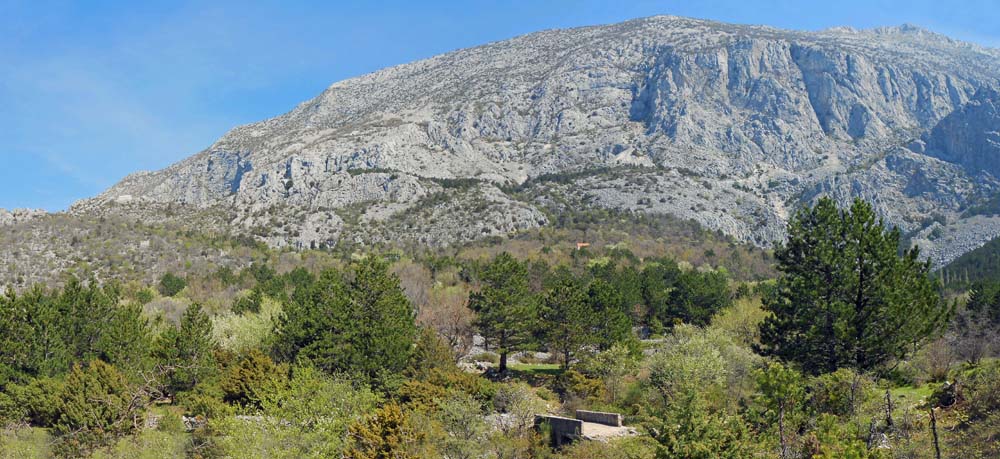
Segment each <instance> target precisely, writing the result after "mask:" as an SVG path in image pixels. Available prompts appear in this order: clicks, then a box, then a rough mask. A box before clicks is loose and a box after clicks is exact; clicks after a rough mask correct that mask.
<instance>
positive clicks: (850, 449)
mask: <svg viewBox="0 0 1000 459" xmlns="http://www.w3.org/2000/svg"><path fill="white" fill-rule="evenodd" d="M928 453H929V451H928ZM800 454H801V455H802V456H804V457H809V458H816V459H878V458H888V457H891V456H890V454H889V452H888V451H881V450H878V449H871V450H869V449H868V445H866V444H865V442H864V441H862V440H859V439H858V438H857V436H856V435H855V434H854V433H853V432H851V427H850V424H849V423H847V424H845V423H844V422H843V421H842V420H840V419H838V418H837V417H836V416H833V415H829V414H822V415H820V416H819V418H818V419H817V421H816V428H815V429H814V430H813V431H811V432H810V433H809V434H808V435H807V436H806V438H805V439H804V441H803V445H802V450H801V451H800ZM927 457H930V456H927Z"/></svg>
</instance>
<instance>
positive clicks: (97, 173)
mask: <svg viewBox="0 0 1000 459" xmlns="http://www.w3.org/2000/svg"><path fill="white" fill-rule="evenodd" d="M945 3H946V2H940V1H920V0H917V1H878V0H863V1H856V0H839V1H835V2H831V1H823V2H813V1H790V0H787V1H778V0H775V1H752V0H734V1H728V0H727V1H723V0H700V1H695V0H679V1H632V2H627V1H564V0H551V1H545V0H508V1H474V0H466V1H423V2H414V1H412V0H411V1H383V2H377V1H368V2H364V1H357V2H352V1H335V2H329V1H327V2H293V1H283V2H250V1H231V2H229V1H222V2H208V1H198V2H184V1H157V0H148V1H141V2H136V1H101V0H89V1H82V0H79V1H65V2H58V1H53V2H50V1H44V0H26V1H21V0H0V69H2V70H0V126H2V128H0V129H2V131H0V207H4V208H13V207H41V208H45V209H48V210H61V209H65V208H66V207H67V206H68V205H69V204H71V203H72V202H73V201H75V200H77V199H80V198H84V197H88V196H92V195H94V194H97V193H99V192H100V191H101V190H103V189H104V188H107V187H108V186H110V185H112V184H114V183H115V182H116V181H118V180H119V179H121V178H122V177H124V176H125V175H127V174H128V173H130V172H133V171H136V170H143V169H159V168H162V167H165V166H167V165H169V164H171V163H173V162H175V161H178V160H180V159H183V158H185V157H187V156H189V155H192V154H194V153H196V152H198V151H200V150H201V149H203V148H205V147H207V146H208V145H210V144H211V143H212V142H213V141H214V140H215V139H216V138H218V137H219V136H221V135H222V134H223V133H225V132H226V131H227V130H228V129H230V128H231V127H233V126H236V125H239V124H243V123H248V122H252V121H257V120H260V119H264V118H268V117H272V116H276V115H279V114H281V113H284V112H286V111H288V110H290V109H291V108H293V107H294V106H295V105H297V104H298V103H299V102H301V101H303V100H306V99H308V98H310V97H313V96H315V95H316V94H318V93H319V92H320V91H322V90H323V89H324V88H325V87H327V86H328V85H330V84H331V83H333V82H335V81H338V80H341V79H344V78H348V77H351V76H355V75H360V74H364V73H368V72H371V71H374V70H377V69H379V68H382V67H387V66H391V65H395V64H400V63H404V62H408V61H412V60H415V59H420V58H424V57H429V56H432V55H435V54H439V53H442V52H446V51H450V50H454V49H458V48H464V47H468V46H474V45H477V44H482V43H485V42H490V41H496V40H502V39H505V38H509V37H512V36H516V35H520V34H524V33H528V32H533V31H537V30H541V29H550V28H562V27H573V26H580V25H590V24H602V23H610V22H618V21H622V20H626V19H631V18H635V17H642V16H651V15H656V14H676V15H682V16H693V17H700V18H708V19H715V20H721V21H727V22H737V23H749V24H768V25H773V26H777V27H783V28H793V29H803V30H814V29H821V28H824V27H829V26H834V25H850V26H854V27H874V26H879V25H898V24H901V23H905V22H908V23H914V24H917V25H921V26H924V27H927V28H929V29H932V30H935V31H938V32H941V33H944V34H947V35H950V36H953V37H956V38H960V39H964V40H968V41H974V42H977V43H980V44H983V45H987V46H993V47H1000V8H998V7H997V4H996V0H968V1H961V0H955V1H951V2H947V4H948V6H943V5H944V4H945Z"/></svg>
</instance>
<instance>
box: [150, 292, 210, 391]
mask: <svg viewBox="0 0 1000 459" xmlns="http://www.w3.org/2000/svg"><path fill="white" fill-rule="evenodd" d="M214 350H215V342H214V341H213V339H212V319H211V318H209V317H208V315H207V314H205V313H204V312H203V311H202V309H201V305H199V304H197V303H195V304H192V305H191V306H188V308H187V310H185V311H184V315H182V316H181V323H180V327H178V328H174V327H170V328H168V329H167V330H166V331H165V332H163V334H162V335H160V338H159V339H158V340H157V342H156V348H155V352H154V355H155V357H156V358H157V360H158V361H159V362H160V363H161V364H163V365H165V367H166V368H165V369H166V371H167V372H166V381H165V385H166V389H167V391H168V392H170V393H177V392H182V391H187V390H191V389H192V388H194V386H195V385H197V384H198V382H199V381H202V380H204V379H205V378H207V377H209V376H211V375H212V374H213V373H214V372H215V371H216V370H215V368H216V365H215V355H214Z"/></svg>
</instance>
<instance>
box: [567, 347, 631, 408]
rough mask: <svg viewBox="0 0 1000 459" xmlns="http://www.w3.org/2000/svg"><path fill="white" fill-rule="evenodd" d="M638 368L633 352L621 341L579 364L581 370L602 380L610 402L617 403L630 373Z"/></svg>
mask: <svg viewBox="0 0 1000 459" xmlns="http://www.w3.org/2000/svg"><path fill="white" fill-rule="evenodd" d="M638 368H639V361H638V359H637V358H636V355H635V352H634V351H633V350H632V349H631V348H630V347H629V346H627V345H625V344H623V343H615V344H614V345H612V346H611V349H608V350H606V351H604V352H600V353H598V354H596V355H593V356H591V357H589V358H588V359H587V360H585V361H583V362H582V364H581V365H580V369H581V371H583V372H584V373H587V374H591V375H594V376H596V377H598V378H601V380H602V381H603V382H604V387H605V388H606V389H607V392H608V398H609V400H608V401H610V402H611V403H617V402H618V399H619V397H621V393H622V391H623V390H624V387H625V383H626V381H627V379H628V378H629V376H630V375H632V374H633V373H634V372H635V370H636V369H638Z"/></svg>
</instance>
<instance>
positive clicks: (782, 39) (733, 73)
mask: <svg viewBox="0 0 1000 459" xmlns="http://www.w3.org/2000/svg"><path fill="white" fill-rule="evenodd" d="M998 81H1000V53H998V52H997V51H996V50H991V49H985V48H980V47H977V46H974V45H970V44H966V43H962V42H958V41H954V40H951V39H948V38H946V37H943V36H940V35H936V34H933V33H930V32H927V31H925V30H922V29H919V28H915V27H912V26H901V27H892V28H881V29H874V30H853V29H845V28H839V29H831V30H825V31H820V32H795V31H784V30H778V29H774V28H769V27H759V26H741V25H730V24H722V23H716V22H710V21H701V20H694V19H686V18H679V17H670V16H661V17H653V18H647V19H639V20H634V21H629V22H625V23H621V24H614V25H607V26H598V27H585V28H579V29H570V30H553V31H545V32H539V33H536V34H531V35H526V36H522V37H518V38H514V39H511V40H507V41H502V42H497V43H492V44H488V45H484V46H481V47H477V48H471V49H466V50H460V51H455V52H452V53H448V54H444V55H441V56H437V57H433V58H430V59H426V60H423V61H418V62H414V63H411V64H405V65H401V66H398V67H392V68H388V69H385V70H381V71H379V72H375V73H372V74H369V75H365V76H361V77H358V78H353V79H349V80H345V81H341V82H338V83H335V84H333V85H332V86H330V87H329V88H328V89H327V90H326V91H324V92H323V93H322V94H320V95H319V96H317V97H316V98H314V99H312V100H310V101H307V102H305V103H303V104H301V105H299V106H298V107H297V108H295V109H294V110H292V111H291V112H289V113H287V114H285V115H282V116H279V117H277V118H273V119H270V120H266V121H262V122H259V123H254V124H250V125H246V126H241V127H238V128H236V129H234V130H232V131H231V132H229V133H228V134H226V135H225V136H224V137H223V138H221V139H219V140H218V141H217V142H216V143H215V144H214V145H212V146H211V147H209V148H208V149H206V150H205V151H203V152H201V153H198V154H197V155H194V156H192V157H190V158H189V159H187V160H184V161H182V162H180V163H178V164H175V165H173V166H171V167H169V168H167V169H165V170H162V171H159V172H151V173H150V172H144V173H139V174H135V175H132V176H130V177H128V178H126V179H125V180H123V181H122V182H121V183H119V184H118V185H116V186H115V187H113V188H111V189H110V190H108V191H107V192H105V193H103V194H101V195H100V196H98V197H96V198H94V199H92V200H88V201H84V202H81V203H79V204H77V205H76V206H75V207H74V209H73V211H74V212H100V211H104V210H106V209H107V208H108V207H109V206H114V205H115V202H116V201H118V200H120V197H121V196H130V199H134V200H139V201H140V202H143V201H146V202H156V203H180V204H186V205H187V206H188V207H190V208H194V209H197V208H209V207H212V208H223V209H228V210H229V211H231V212H232V223H233V224H234V225H235V226H236V227H238V228H247V229H249V228H258V229H259V231H258V233H260V235H261V237H262V238H264V239H265V240H267V241H268V242H270V243H273V244H276V245H283V244H296V245H299V246H311V245H315V244H316V243H317V242H321V243H331V244H332V243H336V241H337V240H338V239H339V238H341V237H343V235H344V234H346V233H345V231H348V232H350V228H347V226H350V225H351V221H350V220H351V218H350V215H348V214H351V213H352V212H354V213H357V212H361V213H363V214H364V215H365V219H363V221H364V222H365V223H366V224H370V223H372V222H379V221H384V222H389V221H392V219H393V218H394V216H397V215H401V214H403V213H406V212H408V210H412V209H414V208H417V207H420V206H422V205H426V204H427V202H428V200H429V199H431V198H434V199H432V201H434V202H437V201H439V198H440V197H441V196H442V195H443V194H444V195H447V193H446V192H447V191H448V189H449V187H448V183H449V182H448V180H454V179H470V180H475V181H479V182H483V184H481V185H478V186H476V187H474V188H472V190H481V191H482V192H481V195H482V199H480V201H487V202H492V203H496V202H500V201H503V200H509V199H512V198H510V197H506V196H503V194H504V193H503V192H501V191H500V189H502V187H501V188H496V186H502V185H512V184H518V183H522V182H524V181H525V180H527V179H529V178H533V177H539V176H542V175H543V174H551V173H557V172H567V171H579V170H587V169H596V168H613V167H617V166H631V167H633V169H630V170H631V171H633V172H632V173H631V176H630V177H624V178H622V177H618V178H614V179H612V178H610V177H605V178H604V179H602V178H601V177H600V176H588V177H587V178H585V179H581V180H578V181H575V182H573V183H571V184H570V185H569V186H562V187H560V192H562V193H564V194H565V195H567V196H570V197H576V198H578V199H579V200H580V201H579V202H581V203H586V204H587V205H599V206H607V207H614V208H620V209H631V210H636V211H645V212H662V213H671V214H675V215H679V216H682V217H685V218H693V219H695V220H697V221H699V222H701V223H702V224H704V225H705V226H707V227H709V228H712V229H720V230H722V231H724V232H727V233H729V234H731V235H733V236H735V237H737V238H739V239H741V240H745V241H749V242H753V243H756V244H760V245H768V244H770V243H772V242H773V241H774V240H776V239H780V238H781V237H782V236H783V232H782V231H783V224H784V221H785V220H787V218H788V217H789V215H790V213H791V212H793V211H794V209H795V208H796V207H797V206H799V205H801V204H802V203H804V202H808V201H809V200H811V199H815V198H816V197H818V196H819V195H822V194H831V195H833V196H836V197H837V198H838V199H842V200H845V201H846V200H849V199H851V198H852V197H855V196H861V197H865V198H867V199H870V200H872V201H874V202H875V203H876V205H877V207H878V208H879V210H880V211H881V212H882V214H883V216H884V217H885V218H887V219H888V221H889V222H891V223H893V224H896V225H899V226H900V227H901V228H903V229H904V230H905V231H907V232H910V233H911V234H912V235H914V237H915V240H917V241H918V242H920V243H921V244H923V245H924V246H925V248H927V250H929V251H930V253H931V255H932V257H934V258H935V259H936V260H938V261H943V260H946V259H949V258H952V257H954V256H956V255H957V253H956V251H957V250H960V249H953V247H966V246H969V245H975V244H977V243H978V244H981V243H982V242H984V241H983V240H982V239H983V238H984V237H988V236H989V237H992V236H991V235H996V234H997V233H1000V223H988V224H986V225H985V227H986V228H997V231H993V230H986V231H978V232H976V233H975V234H974V235H967V232H962V231H961V228H963V225H961V224H959V223H961V222H960V221H961V220H962V219H963V218H967V217H968V215H965V214H963V212H964V210H965V209H966V208H967V207H969V206H971V205H973V204H975V203H976V202H978V201H979V200H983V199H986V198H988V197H989V196H990V195H991V194H992V193H994V190H995V188H996V186H997V182H996V180H995V179H994V177H997V176H1000V162H998V161H1000V159H997V158H1000V155H997V149H998V148H1000V147H998V145H1000V143H998V137H997V135H998V134H997V132H998V131H1000V117H998V114H997V104H998V103H1000V98H998V97H997V89H998V86H1000V83H998ZM636 180H643V181H645V183H647V185H646V186H645V187H641V189H637V188H636V187H634V186H632V185H633V184H634V182H635V181H636ZM706 183H707V184H708V186H706V185H705V184H706ZM536 191H538V192H539V193H542V194H544V192H545V190H542V189H538V190H536ZM467 194H468V193H458V194H456V195H455V196H456V197H455V199H456V201H455V202H453V203H451V207H456V206H458V207H461V206H460V205H459V204H461V203H462V202H466V203H468V204H469V206H472V207H476V206H481V205H482V203H477V202H475V201H476V200H470V199H469V196H468V195H467ZM542 202H544V199H541V200H537V199H536V200H534V201H533V202H531V203H524V202H517V203H513V202H512V203H509V205H508V206H507V207H506V208H509V209H511V210H510V213H509V214H507V215H504V213H503V212H491V213H489V214H488V215H489V216H488V217H484V218H487V219H488V220H490V221H487V222H485V223H487V226H488V228H484V230H483V231H482V232H476V234H486V235H488V234H495V232H496V231H495V230H502V231H508V230H510V231H513V230H517V229H523V228H528V227H533V226H537V225H542V224H545V223H546V219H545V217H544V215H543V214H542V213H541V212H540V211H539V209H538V208H537V207H538V206H541V205H542V204H540V203H542ZM505 205H506V204H505ZM447 207H448V206H445V207H444V208H447ZM102 209H104V210H102ZM434 215H435V217H434V220H436V221H442V222H444V221H447V220H448V219H449V218H452V219H459V220H460V221H458V222H457V223H456V221H448V222H447V223H446V224H445V223H441V224H435V223H432V222H422V224H421V225H418V226H420V227H422V228H423V227H426V228H425V229H426V233H425V236H426V235H427V234H430V235H431V236H430V237H429V238H428V239H429V240H433V241H435V243H448V242H449V241H456V240H463V239H467V238H469V237H474V235H469V234H468V233H469V232H468V231H459V230H458V229H459V228H468V225H464V224H463V223H462V221H464V220H461V219H472V220H473V221H475V220H476V216H475V213H474V212H468V207H467V206H466V207H463V208H462V210H459V209H457V208H455V209H454V212H451V213H447V212H446V213H444V214H441V213H440V212H439V213H436V214H434ZM932 216H933V217H934V219H935V221H941V222H940V224H943V225H945V226H953V227H954V228H957V229H959V231H957V232H955V233H953V234H949V237H952V238H953V239H948V237H944V238H938V239H936V240H934V241H932V240H930V239H926V238H924V239H921V237H922V236H921V234H924V233H921V232H923V231H924V230H927V229H928V226H927V225H928V223H927V222H928V219H929V218H930V217H932ZM345 218H346V220H345ZM977 218H980V219H985V220H987V221H989V222H992V221H993V219H994V217H992V216H978V217H977ZM475 223H477V224H483V223H484V222H483V221H475ZM345 225H346V226H345ZM388 226H390V227H391V226H392V225H388ZM976 226H977V227H979V228H982V227H983V225H976ZM261 227H265V228H264V229H260V228H261ZM936 234H939V233H936ZM354 237H363V235H356V236H354ZM379 237H382V236H379ZM390 237H391V236H390ZM969 238H972V239H969ZM961 250H965V249H961Z"/></svg>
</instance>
